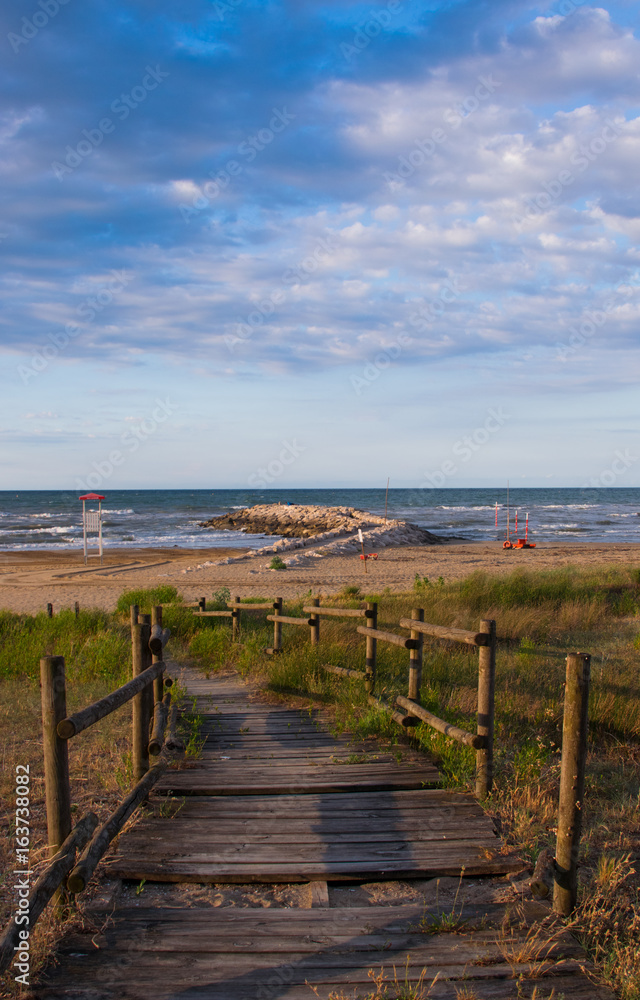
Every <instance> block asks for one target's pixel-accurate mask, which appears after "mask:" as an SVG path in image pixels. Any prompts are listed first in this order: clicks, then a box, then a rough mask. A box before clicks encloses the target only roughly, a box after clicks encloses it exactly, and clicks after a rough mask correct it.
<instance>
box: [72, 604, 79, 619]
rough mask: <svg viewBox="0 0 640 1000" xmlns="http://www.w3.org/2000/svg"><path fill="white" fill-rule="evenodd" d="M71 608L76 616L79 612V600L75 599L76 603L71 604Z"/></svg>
mask: <svg viewBox="0 0 640 1000" xmlns="http://www.w3.org/2000/svg"><path fill="white" fill-rule="evenodd" d="M73 610H74V611H75V613H76V618H77V617H78V615H79V614H80V601H76V603H75V604H74V606H73Z"/></svg>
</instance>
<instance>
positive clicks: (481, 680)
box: [476, 618, 496, 798]
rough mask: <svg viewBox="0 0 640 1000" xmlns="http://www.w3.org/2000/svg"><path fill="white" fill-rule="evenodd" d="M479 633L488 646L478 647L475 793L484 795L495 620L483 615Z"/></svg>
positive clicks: (489, 763) (489, 769) (489, 761)
mask: <svg viewBox="0 0 640 1000" xmlns="http://www.w3.org/2000/svg"><path fill="white" fill-rule="evenodd" d="M479 631H480V632H486V633H487V634H488V635H489V636H490V639H489V645H488V646H479V647H478V735H479V736H484V737H485V740H486V746H484V747H483V748H482V750H476V795H477V796H478V798H484V796H485V795H488V794H489V792H490V791H491V788H492V786H493V726H494V715H495V711H494V703H495V690H496V623H495V621H493V619H489V618H483V619H482V621H481V622H480V628H479Z"/></svg>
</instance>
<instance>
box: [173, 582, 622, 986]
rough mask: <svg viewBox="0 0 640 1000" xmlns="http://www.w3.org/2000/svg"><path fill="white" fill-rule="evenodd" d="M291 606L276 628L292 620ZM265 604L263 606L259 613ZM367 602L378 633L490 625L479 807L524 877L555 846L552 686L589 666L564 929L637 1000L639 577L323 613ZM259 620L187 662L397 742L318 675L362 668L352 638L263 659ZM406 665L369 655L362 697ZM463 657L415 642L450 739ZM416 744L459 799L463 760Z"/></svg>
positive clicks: (382, 654)
mask: <svg viewBox="0 0 640 1000" xmlns="http://www.w3.org/2000/svg"><path fill="white" fill-rule="evenodd" d="M309 596H311V595H310V594H309V595H306V596H305V597H303V598H300V600H298V601H287V602H286V603H285V607H284V614H286V615H293V616H299V617H306V615H305V613H304V612H303V611H302V606H303V604H305V603H306V602H307V601H308V597H309ZM264 599H265V600H266V598H264ZM364 600H376V601H378V605H379V609H378V626H379V628H382V629H388V630H390V631H399V629H398V625H397V622H398V621H399V619H400V618H401V617H406V616H408V615H409V614H410V612H411V609H412V608H419V607H420V608H423V609H424V614H425V620H426V621H430V622H433V623H434V624H439V625H448V626H454V627H461V628H469V629H475V628H477V626H478V623H479V620H480V619H481V618H495V619H496V621H497V631H498V636H499V648H498V657H497V676H496V761H495V763H496V781H495V787H494V790H493V792H492V794H491V796H490V797H489V798H488V799H487V801H486V802H485V807H486V808H487V810H488V811H490V812H491V813H492V814H493V815H494V817H495V821H496V824H497V826H498V829H499V831H500V833H501V835H502V837H503V838H504V840H505V841H506V842H507V844H509V845H510V846H512V847H514V849H516V850H517V851H518V852H519V853H520V855H521V856H522V857H523V859H524V860H525V861H526V862H527V863H529V864H531V865H532V864H533V863H534V862H535V859H536V857H537V855H538V853H539V852H540V851H541V850H542V849H543V848H545V847H550V848H553V847H554V846H555V822H556V810H557V798H558V786H559V776H560V745H561V733H562V710H563V708H562V706H563V685H564V678H565V670H566V663H565V658H566V655H567V653H568V652H573V651H577V650H580V651H582V652H590V653H591V657H592V680H591V696H590V707H589V754H588V762H587V781H586V796H585V798H586V808H585V814H584V817H583V838H582V845H581V868H580V883H581V895H580V905H579V907H578V909H577V911H576V913H575V915H574V918H573V921H572V926H573V929H574V932H575V933H576V934H577V936H578V937H579V938H580V939H581V940H582V942H583V944H584V945H585V947H586V948H587V949H588V951H589V952H590V954H591V955H592V957H593V958H594V960H595V961H596V962H597V963H598V967H599V969H600V970H601V972H602V974H603V976H604V977H605V979H606V981H607V982H608V983H609V984H610V985H612V986H614V987H615V988H616V990H617V991H618V993H619V995H620V996H621V997H622V998H623V1000H638V998H640V947H639V946H638V940H639V939H640V916H639V909H638V904H639V903H640V895H639V890H640V880H639V878H638V873H637V870H636V869H637V864H635V863H634V862H635V859H638V858H639V857H640V830H639V828H638V807H639V805H640V675H639V671H638V649H639V648H640V574H639V572H638V570H637V569H636V568H635V567H628V568H626V569H625V568H620V567H615V568H611V569H610V570H607V571H606V572H604V573H603V572H602V570H598V571H593V572H590V571H585V570H582V569H581V570H579V571H578V570H575V569H572V568H566V569H562V570H559V571H549V572H543V573H527V572H516V573H513V574H511V575H509V576H506V577H500V578H495V577H491V576H488V575H486V574H480V573H476V574H473V575H472V576H470V577H468V578H466V579H465V580H462V581H459V582H456V583H451V584H444V583H438V582H436V583H435V584H431V583H430V582H428V581H425V580H424V578H421V579H418V580H417V581H416V585H415V587H414V592H413V593H412V594H400V595H398V594H391V593H388V592H383V593H382V594H361V593H360V592H358V591H357V588H353V587H349V588H346V589H345V592H343V594H342V595H339V596H338V597H323V598H322V601H321V603H322V604H323V605H326V606H340V607H352V608H353V607H358V606H362V602H363V601H364ZM266 614H267V612H265V613H264V614H260V613H256V614H251V615H244V616H243V623H242V634H241V640H242V645H238V646H234V645H233V644H232V642H231V636H230V629H229V627H228V625H225V624H221V623H220V622H219V621H218V622H216V623H215V624H214V623H213V620H212V622H211V624H210V625H209V627H208V628H207V629H203V630H201V631H200V632H199V633H198V634H196V635H194V636H193V637H192V638H191V639H190V640H189V653H190V655H191V656H192V657H193V658H194V659H195V660H196V661H197V662H199V663H201V664H202V666H203V667H204V669H205V670H206V671H207V672H208V673H211V672H212V671H214V670H216V669H217V668H220V667H223V666H227V665H229V664H230V663H233V664H235V665H236V667H237V668H238V669H239V670H240V671H241V672H242V673H245V674H251V675H253V676H254V677H256V678H258V679H260V680H261V681H262V683H264V684H265V686H266V687H267V688H268V689H270V690H271V691H273V692H274V693H278V694H279V695H281V696H282V697H283V698H292V697H295V698H298V699H299V698H303V699H306V700H307V701H308V702H311V703H315V704H323V705H325V706H330V707H331V709H332V712H333V717H334V725H335V727H336V729H337V730H343V729H349V730H350V731H351V732H354V733H356V734H358V735H363V736H364V735H379V736H383V737H384V738H386V739H391V740H396V741H398V742H402V741H403V740H404V739H406V738H407V737H406V736H405V735H404V734H403V733H402V732H401V731H400V729H399V727H398V726H396V725H395V723H393V722H392V721H391V720H390V718H389V715H388V714H387V713H385V712H381V711H379V710H378V709H377V708H375V707H372V706H370V705H369V704H368V702H367V700H366V697H365V693H364V691H363V686H362V684H361V682H359V681H358V680H349V679H347V678H338V677H336V676H335V675H332V674H328V673H326V672H325V671H323V670H322V669H321V663H323V662H324V663H334V664H339V665H340V666H344V667H350V668H352V669H363V666H364V637H362V636H361V635H358V634H357V633H356V631H355V627H354V622H353V620H351V621H349V620H345V621H344V622H341V621H339V620H336V619H333V618H323V619H322V621H321V626H320V632H321V643H320V646H319V647H318V648H312V647H311V646H310V644H309V636H308V632H307V630H306V629H304V628H296V627H289V628H287V626H283V647H284V649H283V652H282V653H281V654H280V655H279V656H278V657H274V658H266V657H265V656H264V655H263V653H262V649H263V648H264V647H265V646H270V645H272V634H273V633H272V627H271V625H270V624H268V623H267V622H266V619H265V616H266ZM407 680H408V654H407V653H406V652H405V651H403V650H401V649H399V648H397V647H394V646H388V645H385V644H383V643H379V644H378V674H377V684H376V693H377V694H379V695H382V696H384V697H385V698H386V699H388V700H389V701H393V699H394V697H395V695H396V694H399V693H403V694H406V690H407ZM476 686H477V651H476V650H474V649H473V648H472V647H464V648H460V647H459V646H458V645H457V644H454V643H444V642H440V641H437V640H431V639H425V646H424V669H423V683H422V689H421V692H420V696H421V701H422V704H423V705H424V706H425V707H426V708H429V709H430V710H431V711H433V712H435V713H436V714H438V715H439V716H441V717H443V718H445V719H447V720H448V721H450V722H453V723H456V724H457V725H460V726H462V727H463V728H466V729H473V728H475V722H474V713H475V711H476V699H477V690H476ZM412 733H413V739H414V740H415V743H416V745H418V746H419V747H422V748H423V749H424V750H425V751H427V752H429V753H430V754H431V755H432V756H433V757H435V759H436V760H437V762H438V764H439V766H440V769H441V771H442V773H443V776H444V779H445V782H446V783H447V784H448V785H449V786H452V787H460V788H465V787H468V788H473V777H474V770H475V760H474V754H473V751H471V750H469V749H468V748H466V747H465V746H463V745H461V744H458V743H455V742H453V741H452V740H449V739H447V737H445V736H442V735H441V734H439V733H437V732H435V731H433V730H431V729H429V728H428V727H426V726H419V727H417V728H416V729H415V730H413V731H412Z"/></svg>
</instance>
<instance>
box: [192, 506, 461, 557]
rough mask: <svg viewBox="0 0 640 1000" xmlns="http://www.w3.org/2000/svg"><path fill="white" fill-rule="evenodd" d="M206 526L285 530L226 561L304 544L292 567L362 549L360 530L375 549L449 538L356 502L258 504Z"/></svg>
mask: <svg viewBox="0 0 640 1000" xmlns="http://www.w3.org/2000/svg"><path fill="white" fill-rule="evenodd" d="M200 527H201V528H208V529H210V530H216V531H220V530H225V529H226V530H230V531H245V532H247V533H250V534H261V535H279V536H280V538H279V540H278V541H277V542H275V543H274V544H273V545H266V546H263V547H262V548H258V549H252V550H250V551H249V552H248V553H247V554H246V555H242V556H234V557H230V558H229V559H225V560H224V562H238V561H240V560H244V559H249V558H251V557H252V556H266V555H280V554H281V553H283V552H289V551H292V550H295V549H298V550H299V549H304V552H300V553H298V554H293V552H292V556H291V557H290V558H289V559H286V560H285V562H286V563H287V565H288V566H294V565H296V564H298V563H300V562H301V561H303V560H306V559H308V558H309V557H314V558H321V557H322V556H329V555H343V554H345V555H346V554H347V553H350V552H359V551H360V546H361V543H360V540H359V537H358V529H360V530H361V531H362V535H363V538H364V544H365V548H366V549H367V551H369V552H371V551H377V550H378V549H381V548H385V547H386V546H389V545H440V544H443V542H444V539H441V538H438V537H437V536H436V535H434V534H432V532H430V531H427V530H426V528H420V527H418V525H417V524H412V523H411V522H410V521H399V520H392V519H387V520H386V521H385V519H384V517H380V516H379V515H377V514H370V513H369V512H368V511H363V510H357V509H356V508H355V507H322V506H320V505H315V504H257V505H256V506H255V507H244V508H243V509H242V510H238V511H234V512H233V513H231V514H222V515H221V516H219V517H212V518H211V519H210V520H209V521H204V522H202V523H201V524H200Z"/></svg>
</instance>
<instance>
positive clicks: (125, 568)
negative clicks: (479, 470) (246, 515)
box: [0, 542, 640, 614]
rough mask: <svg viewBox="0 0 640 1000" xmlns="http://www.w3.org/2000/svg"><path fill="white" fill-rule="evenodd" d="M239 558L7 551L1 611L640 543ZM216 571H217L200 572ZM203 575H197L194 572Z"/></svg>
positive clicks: (401, 582)
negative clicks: (281, 562)
mask: <svg viewBox="0 0 640 1000" xmlns="http://www.w3.org/2000/svg"><path fill="white" fill-rule="evenodd" d="M245 551H246V550H240V549H235V550H232V549H180V548H177V547H175V548H170V549H161V548H148V549H119V550H118V549H114V550H111V551H110V552H108V553H107V554H106V555H105V560H104V566H103V567H102V568H101V567H100V566H99V565H98V561H97V559H95V558H93V559H90V561H89V565H88V567H85V566H84V563H83V558H82V552H78V551H69V552H60V551H58V552H56V553H48V552H42V551H33V552H26V551H21V552H6V551H5V552H0V608H3V609H9V610H11V611H17V612H24V613H29V614H33V613H35V612H38V611H44V610H45V608H46V605H47V603H48V602H50V603H52V604H53V606H54V610H56V611H57V610H60V608H66V607H73V605H74V602H75V601H78V602H79V603H80V606H81V607H83V608H89V607H91V608H102V609H103V610H105V611H110V610H112V609H113V608H114V607H115V605H116V601H117V599H118V597H119V595H120V594H121V593H122V592H123V591H125V590H131V589H133V588H139V587H155V586H158V585H159V584H171V585H173V586H174V587H176V588H177V590H178V591H179V593H180V594H182V596H183V597H184V599H185V600H187V601H195V600H197V599H198V598H200V597H207V598H210V597H211V595H212V594H213V592H214V591H215V590H217V589H219V588H220V587H228V588H229V590H230V591H231V594H232V595H238V596H240V597H256V596H262V597H265V598H267V599H270V598H272V597H276V596H278V597H279V596H282V597H284V598H291V597H295V596H297V595H300V594H305V593H308V592H309V590H311V591H312V593H313V594H318V595H322V594H335V593H337V592H338V591H340V590H341V589H342V588H343V587H345V586H351V585H357V586H359V587H360V588H361V590H362V592H363V593H380V592H381V591H382V590H383V589H384V588H385V587H389V588H390V590H391V591H392V592H394V593H398V592H401V591H408V590H411V588H412V585H413V581H414V578H415V575H416V573H419V574H420V576H427V577H428V578H429V579H430V580H431V581H432V582H435V581H437V579H438V577H440V576H442V577H443V578H444V580H445V581H446V582H449V581H451V580H458V579H461V578H463V577H465V576H468V575H469V574H470V573H473V572H474V571H476V570H481V571H484V572H487V573H491V574H504V573H509V572H511V571H512V570H513V569H515V568H517V567H525V568H530V569H550V568H559V567H563V566H575V567H576V568H580V567H589V568H591V569H593V568H596V567H598V566H601V567H603V568H604V567H606V566H613V565H634V566H638V565H640V544H626V543H617V544H598V543H580V542H577V543H551V542H550V543H543V544H538V546H537V547H536V548H535V549H521V550H517V549H516V550H504V549H503V548H502V543H501V542H477V543H471V542H459V543H452V544H448V545H426V546H424V545H423V546H417V547H414V546H404V547H395V548H394V547H391V548H386V549H383V550H381V551H380V552H379V554H378V559H377V560H375V561H374V560H370V561H369V562H368V563H367V573H366V575H365V572H364V566H363V563H362V561H361V560H360V558H359V557H358V555H356V554H352V553H349V554H348V555H333V556H326V557H324V558H313V557H312V556H309V557H307V558H304V559H303V560H302V562H301V563H300V564H298V565H296V566H292V567H291V568H289V569H286V570H280V571H277V570H270V569H269V568H268V567H269V562H270V560H271V556H270V555H269V556H257V557H254V558H248V559H243V560H242V561H240V562H233V563H230V564H222V565H220V564H218V565H216V560H219V559H224V558H226V557H229V556H239V555H242V554H243V552H245ZM204 563H211V565H206V566H205V565H203V564H204ZM198 566H200V567H201V568H200V569H198V568H197V567H198Z"/></svg>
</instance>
